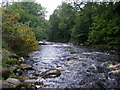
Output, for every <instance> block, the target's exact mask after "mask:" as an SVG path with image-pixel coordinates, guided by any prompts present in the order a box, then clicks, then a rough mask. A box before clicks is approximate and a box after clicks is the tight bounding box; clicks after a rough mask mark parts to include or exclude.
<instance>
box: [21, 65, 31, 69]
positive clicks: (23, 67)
mask: <svg viewBox="0 0 120 90" xmlns="http://www.w3.org/2000/svg"><path fill="white" fill-rule="evenodd" d="M20 67H21V68H22V69H32V66H30V65H27V64H20Z"/></svg>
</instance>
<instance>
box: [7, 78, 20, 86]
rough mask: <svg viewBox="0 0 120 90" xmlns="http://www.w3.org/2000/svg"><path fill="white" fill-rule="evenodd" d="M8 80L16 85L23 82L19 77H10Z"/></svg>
mask: <svg viewBox="0 0 120 90" xmlns="http://www.w3.org/2000/svg"><path fill="white" fill-rule="evenodd" d="M6 81H7V82H9V83H12V84H14V85H16V86H19V85H20V84H21V82H20V81H19V80H18V79H15V78H8V79H7V80H6Z"/></svg>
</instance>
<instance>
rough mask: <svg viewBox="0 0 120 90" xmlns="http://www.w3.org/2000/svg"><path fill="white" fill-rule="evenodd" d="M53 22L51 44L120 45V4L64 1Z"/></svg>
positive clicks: (53, 15)
mask: <svg viewBox="0 0 120 90" xmlns="http://www.w3.org/2000/svg"><path fill="white" fill-rule="evenodd" d="M50 23H51V34H50V37H49V39H50V40H51V41H57V42H58V41H59V42H77V43H86V42H87V43H89V44H95V45H96V44H102V45H120V2H96V3H95V2H93V3H92V2H88V3H84V2H83V3H79V4H78V3H76V2H74V4H71V3H67V2H63V3H62V5H60V6H59V7H58V8H57V9H56V10H55V11H54V13H53V14H52V15H51V17H50Z"/></svg>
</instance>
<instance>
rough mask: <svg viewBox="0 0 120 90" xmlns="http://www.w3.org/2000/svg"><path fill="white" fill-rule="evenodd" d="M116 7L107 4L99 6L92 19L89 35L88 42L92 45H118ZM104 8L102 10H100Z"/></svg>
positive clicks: (119, 28)
mask: <svg viewBox="0 0 120 90" xmlns="http://www.w3.org/2000/svg"><path fill="white" fill-rule="evenodd" d="M118 5H120V2H117V3H115V4H113V3H109V4H107V3H106V4H105V3H104V5H103V4H102V5H99V7H98V11H99V10H100V11H99V13H100V14H97V13H96V15H95V16H94V18H93V20H94V21H93V24H92V25H93V26H92V27H91V28H92V31H91V32H90V33H89V38H88V41H89V42H90V43H93V44H106V45H120V35H119V33H120V13H119V12H118V8H117V7H118ZM103 7H104V8H106V9H105V10H103V9H102V8H103Z"/></svg>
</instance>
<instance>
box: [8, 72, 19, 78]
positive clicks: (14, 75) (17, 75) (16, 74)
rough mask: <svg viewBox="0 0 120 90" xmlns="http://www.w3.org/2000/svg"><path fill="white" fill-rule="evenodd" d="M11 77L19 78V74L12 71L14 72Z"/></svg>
mask: <svg viewBox="0 0 120 90" xmlns="http://www.w3.org/2000/svg"><path fill="white" fill-rule="evenodd" d="M9 78H19V74H18V73H14V72H12V73H11V74H10V76H9Z"/></svg>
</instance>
